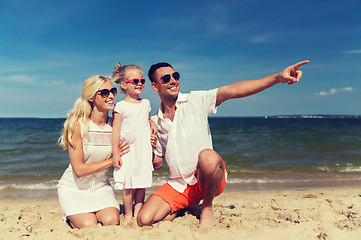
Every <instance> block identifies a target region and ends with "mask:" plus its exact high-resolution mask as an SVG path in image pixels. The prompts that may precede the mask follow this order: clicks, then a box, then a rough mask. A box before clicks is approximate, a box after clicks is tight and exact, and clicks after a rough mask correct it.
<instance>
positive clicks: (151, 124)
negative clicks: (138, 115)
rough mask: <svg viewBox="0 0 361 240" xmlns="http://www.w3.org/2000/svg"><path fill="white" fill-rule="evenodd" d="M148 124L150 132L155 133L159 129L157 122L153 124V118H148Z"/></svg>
mask: <svg viewBox="0 0 361 240" xmlns="http://www.w3.org/2000/svg"><path fill="white" fill-rule="evenodd" d="M149 124H150V134H154V135H157V133H158V130H159V129H158V126H157V124H155V122H153V120H149Z"/></svg>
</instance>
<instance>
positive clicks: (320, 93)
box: [314, 87, 354, 96]
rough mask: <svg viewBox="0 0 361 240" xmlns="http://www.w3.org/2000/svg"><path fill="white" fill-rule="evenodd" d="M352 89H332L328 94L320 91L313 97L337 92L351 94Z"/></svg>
mask: <svg viewBox="0 0 361 240" xmlns="http://www.w3.org/2000/svg"><path fill="white" fill-rule="evenodd" d="M353 90H354V89H353V88H352V87H345V88H341V89H336V88H332V89H330V90H329V91H328V92H325V91H321V92H319V93H315V94H314V95H315V96H328V95H333V94H335V93H339V92H352V91H353Z"/></svg>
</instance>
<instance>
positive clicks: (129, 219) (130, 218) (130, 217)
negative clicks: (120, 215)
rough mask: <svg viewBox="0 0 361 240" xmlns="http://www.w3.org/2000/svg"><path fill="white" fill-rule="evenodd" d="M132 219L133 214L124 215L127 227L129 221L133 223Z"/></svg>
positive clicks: (124, 224) (124, 222)
mask: <svg viewBox="0 0 361 240" xmlns="http://www.w3.org/2000/svg"><path fill="white" fill-rule="evenodd" d="M132 219H133V217H132V216H124V220H123V227H126V226H127V225H128V224H129V223H131V222H132Z"/></svg>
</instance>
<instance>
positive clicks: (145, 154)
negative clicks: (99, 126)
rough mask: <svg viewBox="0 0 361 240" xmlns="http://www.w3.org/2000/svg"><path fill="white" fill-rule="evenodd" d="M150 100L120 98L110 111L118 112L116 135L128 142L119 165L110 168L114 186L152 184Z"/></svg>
mask: <svg viewBox="0 0 361 240" xmlns="http://www.w3.org/2000/svg"><path fill="white" fill-rule="evenodd" d="M150 109H151V107H150V102H149V101H148V100H147V99H143V100H142V101H141V102H140V103H129V102H126V101H124V100H123V101H120V102H118V103H117V104H116V106H115V108H114V111H115V112H117V113H119V114H122V126H121V130H120V138H125V139H126V140H128V142H129V144H130V151H129V153H127V154H125V155H124V156H122V157H121V159H122V166H121V167H120V168H118V169H114V182H115V185H114V188H115V189H137V188H148V187H151V186H152V171H153V164H152V147H151V145H150V126H149V112H150Z"/></svg>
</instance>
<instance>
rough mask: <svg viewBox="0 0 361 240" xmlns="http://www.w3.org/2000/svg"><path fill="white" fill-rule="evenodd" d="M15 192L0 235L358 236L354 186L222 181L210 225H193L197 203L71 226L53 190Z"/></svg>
mask: <svg viewBox="0 0 361 240" xmlns="http://www.w3.org/2000/svg"><path fill="white" fill-rule="evenodd" d="M16 194H17V195H16V196H14V194H12V195H13V196H10V197H9V196H5V197H4V195H3V196H2V198H0V239H157V240H168V239H217V240H220V239H265V240H266V239H267V240H269V239H338V240H339V239H361V190H360V186H337V187H332V186H329V187H324V186H323V187H294V188H281V189H280V188H279V189H264V190H247V191H244V190H240V189H237V187H234V186H233V187H226V189H225V191H224V192H223V193H222V194H221V195H220V196H219V197H217V198H216V199H215V200H214V209H213V211H214V217H215V220H216V225H215V226H214V227H213V228H211V229H209V230H204V229H198V228H197V226H198V222H199V220H198V219H197V218H198V217H199V213H200V210H199V208H195V209H193V211H187V212H184V213H182V214H181V215H180V216H178V217H177V218H176V219H175V220H174V221H173V222H160V223H157V224H155V225H154V226H152V227H143V228H140V227H138V226H137V225H136V223H135V222H133V223H132V224H131V225H130V226H128V227H126V228H123V227H121V226H101V225H99V224H98V225H97V226H94V227H91V228H87V229H81V230H78V229H71V228H70V227H69V226H68V225H67V224H66V223H64V222H63V221H62V212H61V208H60V206H59V203H58V199H57V196H56V194H55V193H52V194H47V196H45V197H39V196H24V194H21V193H16ZM117 198H118V200H119V202H120V204H121V203H122V200H121V197H120V194H119V195H117ZM122 219H123V215H121V221H122Z"/></svg>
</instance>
